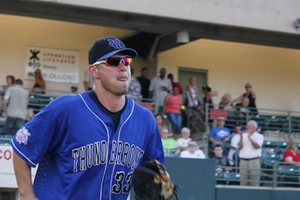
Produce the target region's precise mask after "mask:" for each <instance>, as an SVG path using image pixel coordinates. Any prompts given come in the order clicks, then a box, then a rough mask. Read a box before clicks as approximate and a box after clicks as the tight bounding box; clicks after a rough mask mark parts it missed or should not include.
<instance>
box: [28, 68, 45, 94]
mask: <svg viewBox="0 0 300 200" xmlns="http://www.w3.org/2000/svg"><path fill="white" fill-rule="evenodd" d="M34 78H35V83H34V85H33V88H32V90H31V91H30V92H31V93H38V94H45V89H46V83H45V80H44V78H43V75H42V72H41V70H40V69H36V70H35V71H34Z"/></svg>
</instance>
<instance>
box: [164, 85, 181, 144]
mask: <svg viewBox="0 0 300 200" xmlns="http://www.w3.org/2000/svg"><path fill="white" fill-rule="evenodd" d="M181 105H182V98H181V95H180V94H178V87H177V86H174V87H173V90H172V92H171V93H169V94H167V96H166V98H165V100H164V107H163V113H164V114H166V115H167V116H168V120H169V122H170V123H171V124H172V132H173V133H174V134H173V137H174V139H175V140H176V139H177V137H178V135H179V133H180V128H181V121H182V119H181V108H180V107H181Z"/></svg>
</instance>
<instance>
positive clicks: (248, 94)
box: [231, 83, 258, 115]
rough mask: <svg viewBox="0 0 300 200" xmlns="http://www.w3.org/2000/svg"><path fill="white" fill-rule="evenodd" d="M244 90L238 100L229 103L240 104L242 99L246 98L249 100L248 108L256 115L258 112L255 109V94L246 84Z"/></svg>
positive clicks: (249, 85)
mask: <svg viewBox="0 0 300 200" xmlns="http://www.w3.org/2000/svg"><path fill="white" fill-rule="evenodd" d="M245 90H246V93H244V94H241V96H239V97H238V98H236V99H234V100H232V101H231V103H236V102H240V101H242V99H243V97H248V98H249V107H250V108H251V110H252V112H253V113H254V114H255V115H257V114H258V111H257V108H256V102H255V101H256V94H255V92H254V91H253V90H252V85H251V84H249V83H247V84H246V85H245Z"/></svg>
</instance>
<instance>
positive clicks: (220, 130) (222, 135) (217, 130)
mask: <svg viewBox="0 0 300 200" xmlns="http://www.w3.org/2000/svg"><path fill="white" fill-rule="evenodd" d="M224 124H225V118H224V117H219V118H218V124H217V126H216V127H213V128H212V129H211V131H210V134H209V136H210V137H209V141H210V142H211V146H210V147H211V149H213V148H214V146H215V145H216V144H220V145H222V147H223V148H225V147H227V146H228V145H227V142H229V140H230V130H229V129H228V128H226V127H224Z"/></svg>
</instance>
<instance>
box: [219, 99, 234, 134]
mask: <svg viewBox="0 0 300 200" xmlns="http://www.w3.org/2000/svg"><path fill="white" fill-rule="evenodd" d="M230 101H231V95H230V94H229V93H226V94H224V96H222V98H221V101H220V103H219V109H220V110H227V113H228V114H227V116H228V117H227V119H228V120H226V123H225V126H226V127H228V128H230V129H232V128H234V124H235V121H236V117H235V116H234V110H235V108H234V106H233V104H232V103H230Z"/></svg>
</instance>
